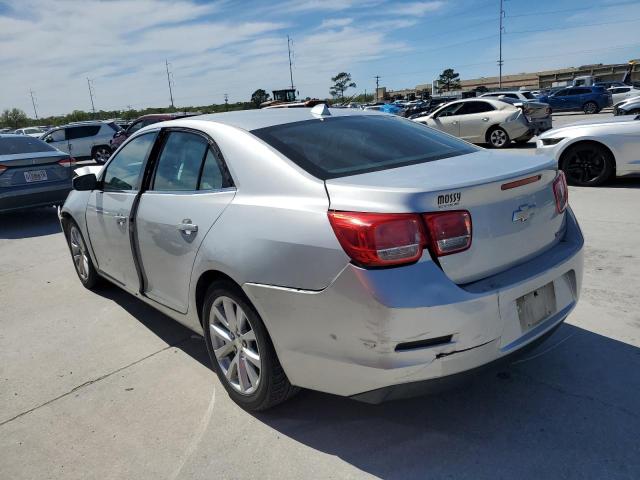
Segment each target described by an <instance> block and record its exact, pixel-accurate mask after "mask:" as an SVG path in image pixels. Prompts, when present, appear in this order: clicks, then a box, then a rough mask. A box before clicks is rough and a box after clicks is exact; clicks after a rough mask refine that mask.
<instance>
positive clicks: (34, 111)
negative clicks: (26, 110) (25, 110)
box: [29, 90, 38, 120]
mask: <svg viewBox="0 0 640 480" xmlns="http://www.w3.org/2000/svg"><path fill="white" fill-rule="evenodd" d="M29 94H30V95H31V103H32V104H33V113H34V114H35V116H36V120H38V110H36V101H35V99H34V98H33V90H29Z"/></svg>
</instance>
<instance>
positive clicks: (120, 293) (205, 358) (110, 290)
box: [95, 282, 213, 372]
mask: <svg viewBox="0 0 640 480" xmlns="http://www.w3.org/2000/svg"><path fill="white" fill-rule="evenodd" d="M95 293H96V294H98V295H100V296H102V297H104V298H108V299H109V300H111V301H113V302H115V303H117V304H118V305H119V306H121V307H122V308H124V309H125V310H126V311H127V312H128V313H129V314H130V315H131V316H133V317H134V318H135V319H137V320H138V321H139V322H140V323H141V324H142V325H144V326H145V327H147V328H148V329H149V330H151V331H152V332H153V333H154V334H155V335H157V336H158V337H159V338H160V339H161V340H162V341H164V342H165V343H166V344H167V345H171V346H174V347H176V348H179V349H180V350H182V351H183V352H185V353H186V354H187V355H189V356H190V357H191V358H193V359H194V360H196V361H198V362H200V363H201V364H202V365H204V366H205V367H207V368H211V362H210V361H209V355H208V353H207V347H206V345H205V343H204V339H203V337H202V336H201V335H197V334H196V333H195V332H193V331H192V330H190V329H189V328H187V327H185V326H183V325H182V324H180V323H178V322H176V321H175V320H173V319H171V318H169V317H168V316H166V315H165V314H164V313H161V312H159V311H158V310H156V309H155V308H152V307H150V306H149V305H147V304H146V303H144V302H143V301H142V300H139V299H137V298H136V297H134V296H133V295H131V294H129V293H128V292H125V291H124V290H122V289H121V288H119V287H116V286H115V285H111V284H109V283H106V282H105V284H104V285H100V286H99V287H98V288H96V290H95ZM212 372H213V371H212Z"/></svg>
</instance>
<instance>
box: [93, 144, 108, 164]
mask: <svg viewBox="0 0 640 480" xmlns="http://www.w3.org/2000/svg"><path fill="white" fill-rule="evenodd" d="M110 156H111V151H110V150H109V149H108V148H107V147H100V148H98V149H97V150H96V153H95V159H96V161H97V162H98V163H104V162H106V161H107V160H109V157H110Z"/></svg>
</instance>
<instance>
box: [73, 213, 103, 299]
mask: <svg viewBox="0 0 640 480" xmlns="http://www.w3.org/2000/svg"><path fill="white" fill-rule="evenodd" d="M65 236H66V237H67V245H69V251H70V252H71V259H72V260H73V266H74V268H75V270H76V274H77V275H78V278H79V279H80V283H82V285H83V286H84V287H85V288H87V289H89V290H94V289H95V288H96V286H98V285H99V283H100V280H101V277H100V275H98V271H97V270H96V268H95V266H94V265H93V260H91V255H90V254H89V250H88V249H87V244H86V242H85V241H84V237H83V236H82V232H81V231H80V227H78V225H77V224H76V222H74V221H73V220H70V221H69V222H68V223H67V227H66V228H65Z"/></svg>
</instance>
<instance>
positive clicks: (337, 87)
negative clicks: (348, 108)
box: [329, 72, 356, 100]
mask: <svg viewBox="0 0 640 480" xmlns="http://www.w3.org/2000/svg"><path fill="white" fill-rule="evenodd" d="M331 81H332V82H333V86H332V87H331V88H330V89H329V93H330V94H331V95H332V96H333V97H334V98H336V97H340V98H341V99H343V100H344V92H345V90H347V89H348V88H355V87H356V84H355V83H354V82H352V81H351V74H350V73H347V72H340V73H339V74H338V75H336V76H335V77H331Z"/></svg>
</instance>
